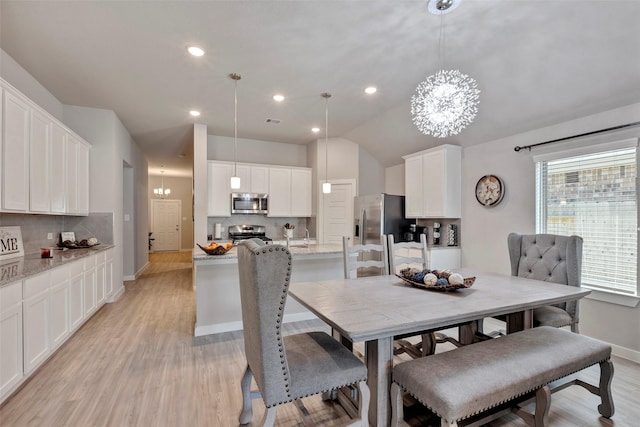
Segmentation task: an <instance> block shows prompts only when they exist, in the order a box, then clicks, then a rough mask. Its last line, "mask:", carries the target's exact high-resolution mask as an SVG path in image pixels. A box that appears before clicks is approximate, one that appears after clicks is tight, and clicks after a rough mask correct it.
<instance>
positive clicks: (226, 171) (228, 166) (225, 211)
mask: <svg viewBox="0 0 640 427" xmlns="http://www.w3.org/2000/svg"><path fill="white" fill-rule="evenodd" d="M232 174H233V163H227V162H211V161H210V162H209V163H208V164H207V177H208V181H209V182H208V184H209V186H208V192H209V200H208V206H207V215H208V216H231V176H232ZM240 183H241V184H242V181H241V182H240Z"/></svg>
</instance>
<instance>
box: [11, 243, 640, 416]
mask: <svg viewBox="0 0 640 427" xmlns="http://www.w3.org/2000/svg"><path fill="white" fill-rule="evenodd" d="M125 287H126V291H125V293H124V295H123V296H122V298H120V300H119V301H117V302H116V303H113V304H107V305H105V306H104V307H103V308H102V309H101V310H100V311H99V312H98V313H97V314H96V315H95V316H94V317H93V318H92V319H90V320H89V321H88V322H87V323H86V324H85V325H84V326H83V327H82V328H81V329H80V330H79V331H78V332H77V333H76V334H75V335H74V336H73V337H72V338H70V339H69V341H68V342H67V343H66V344H64V345H63V347H62V348H61V349H60V350H59V351H58V352H57V353H56V354H54V355H53V356H52V357H51V359H50V360H49V361H48V362H47V363H46V364H45V365H44V366H43V367H42V368H41V369H40V370H39V371H38V372H37V373H36V374H35V375H34V376H33V377H32V378H31V379H30V380H29V381H28V382H27V383H26V385H24V386H23V387H22V388H21V389H20V390H19V391H18V392H17V393H16V394H15V395H14V396H13V397H12V398H10V399H9V400H8V401H7V402H6V403H5V404H4V406H3V407H2V408H0V425H1V426H2V427H8V426H83V427H84V426H170V427H173V426H176V427H177V426H194V427H196V426H235V425H238V422H237V420H238V414H239V412H240V406H241V393H240V386H239V384H240V378H241V376H242V372H243V370H244V367H245V360H244V354H243V343H242V334H241V333H240V332H232V333H226V334H217V335H209V336H206V337H201V338H194V337H193V336H192V335H193V327H194V323H195V295H194V292H193V289H192V287H191V263H190V254H189V253H161V254H151V256H150V266H149V267H148V268H147V269H146V270H145V271H144V273H143V274H142V275H141V277H140V278H139V279H138V280H136V281H135V282H127V283H126V286H125ZM318 329H323V330H326V331H328V328H326V326H325V325H324V324H322V323H321V322H320V321H311V322H300V323H297V324H295V325H286V330H287V331H289V332H298V331H306V330H318ZM614 363H615V375H614V380H613V393H614V395H613V396H614V402H615V405H616V414H615V415H614V417H613V418H612V419H611V420H605V419H603V418H600V417H598V412H597V409H596V406H597V404H598V398H597V397H596V396H593V395H591V394H589V393H588V392H586V391H585V390H584V389H582V388H580V387H571V388H569V389H567V390H564V391H561V392H559V393H557V394H555V395H554V396H553V398H552V406H551V412H550V425H551V426H558V427H560V426H562V427H565V426H566V427H569V426H571V427H573V426H618V427H621V426H623V427H627V426H628V427H631V426H637V425H640V398H639V397H638V396H640V366H639V365H637V364H633V363H631V362H628V361H626V360H623V359H619V358H615V359H614ZM582 375H583V377H586V378H588V379H589V380H590V381H594V379H595V378H597V370H596V369H590V370H588V371H586V372H585V373H584V374H582ZM253 406H254V420H255V421H257V420H259V419H260V417H261V416H262V414H263V413H264V406H263V405H262V403H261V402H260V401H258V400H256V401H254V404H253ZM407 413H408V414H409V415H410V416H412V418H411V420H410V423H411V424H412V425H426V423H427V420H429V418H428V417H426V416H425V415H423V412H422V411H421V410H420V409H419V408H417V407H414V408H412V409H409V410H408V411H407ZM311 420H312V422H313V423H315V424H316V425H318V426H328V425H334V424H335V423H337V422H343V421H346V420H347V417H346V415H345V414H344V411H343V410H342V409H341V407H340V406H339V405H337V404H333V403H332V402H323V401H322V400H321V399H320V398H319V397H312V398H308V399H306V400H305V402H304V407H302V408H300V407H298V406H296V405H293V404H288V405H284V406H283V407H282V408H281V409H279V411H278V417H277V425H278V426H299V425H303V421H307V422H308V424H309V425H311V422H310V421H311ZM253 425H255V424H253ZM490 425H491V426H494V427H495V426H508V427H519V426H524V425H525V424H524V422H523V421H522V420H520V419H519V418H517V417H515V416H508V417H505V418H503V419H500V420H497V421H494V422H492V423H491V424H490Z"/></svg>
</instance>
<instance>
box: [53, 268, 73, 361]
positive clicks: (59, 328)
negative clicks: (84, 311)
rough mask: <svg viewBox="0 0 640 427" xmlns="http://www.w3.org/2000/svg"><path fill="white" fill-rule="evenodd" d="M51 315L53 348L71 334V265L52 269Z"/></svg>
mask: <svg viewBox="0 0 640 427" xmlns="http://www.w3.org/2000/svg"><path fill="white" fill-rule="evenodd" d="M49 295H50V298H51V310H50V311H51V316H50V320H49V327H50V329H49V337H50V338H51V350H55V349H56V348H58V347H59V346H60V345H61V344H62V343H63V342H64V341H65V340H66V339H67V337H68V336H69V333H70V332H71V328H70V326H69V267H68V266H62V267H58V268H55V269H53V270H51V288H50V292H49Z"/></svg>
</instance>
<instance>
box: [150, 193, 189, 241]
mask: <svg viewBox="0 0 640 427" xmlns="http://www.w3.org/2000/svg"><path fill="white" fill-rule="evenodd" d="M164 202H177V203H178V218H179V221H180V222H179V226H180V229H179V230H178V249H177V251H178V252H180V251H181V250H182V200H180V199H151V231H152V232H154V233H155V231H156V224H155V206H156V204H157V203H164ZM151 252H152V253H154V252H156V251H155V250H152V251H151Z"/></svg>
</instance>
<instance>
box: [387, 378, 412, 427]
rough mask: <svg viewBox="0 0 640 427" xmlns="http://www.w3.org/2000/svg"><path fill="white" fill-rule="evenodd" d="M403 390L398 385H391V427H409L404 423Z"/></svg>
mask: <svg viewBox="0 0 640 427" xmlns="http://www.w3.org/2000/svg"><path fill="white" fill-rule="evenodd" d="M402 393H403V390H402V388H401V387H400V386H399V385H398V384H396V383H392V384H391V427H403V426H408V425H409V424H407V423H406V422H405V421H404V403H403V402H402Z"/></svg>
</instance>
